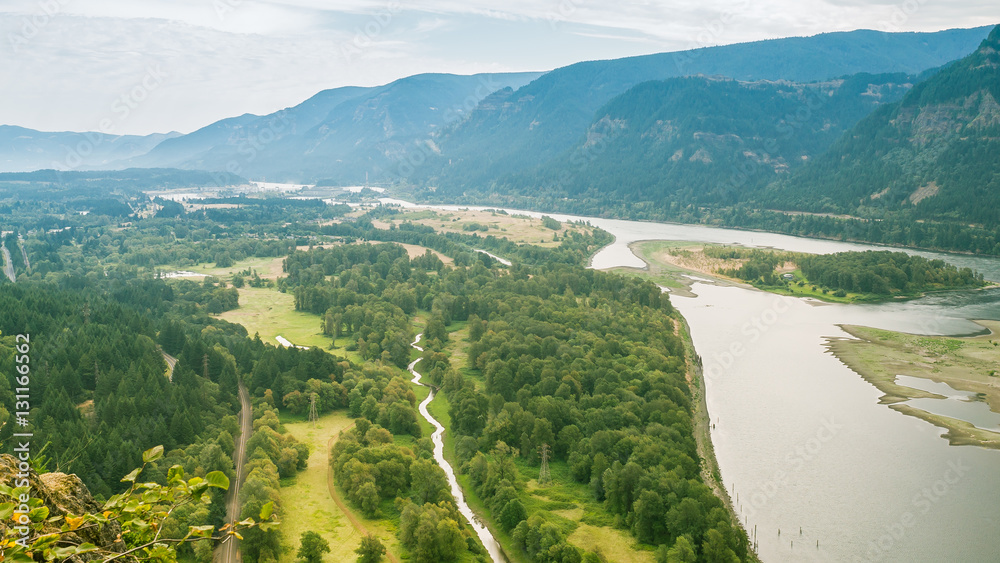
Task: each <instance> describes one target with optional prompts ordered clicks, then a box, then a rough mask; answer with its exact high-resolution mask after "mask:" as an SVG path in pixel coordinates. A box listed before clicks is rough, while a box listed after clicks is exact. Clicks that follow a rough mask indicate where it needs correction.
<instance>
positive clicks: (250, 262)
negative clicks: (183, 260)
mask: <svg viewBox="0 0 1000 563" xmlns="http://www.w3.org/2000/svg"><path fill="white" fill-rule="evenodd" d="M284 261H285V258H284V257H283V256H278V257H276V258H247V259H246V260H240V261H239V262H234V263H233V265H232V266H229V267H226V268H220V267H218V266H216V265H215V263H214V262H206V263H204V264H193V265H192V264H186V265H183V264H181V265H178V264H167V265H162V266H157V267H156V269H157V270H160V271H163V272H170V271H177V270H184V271H188V272H193V273H195V274H204V275H206V276H215V277H217V278H222V279H224V280H227V281H228V280H229V278H230V277H232V275H233V274H235V273H237V272H242V271H245V270H254V271H256V272H257V273H258V274H259V275H260V277H262V278H264V279H269V280H276V279H278V277H279V276H281V275H283V274H284V270H283V269H282V264H283V263H284Z"/></svg>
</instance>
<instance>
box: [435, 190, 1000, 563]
mask: <svg viewBox="0 0 1000 563" xmlns="http://www.w3.org/2000/svg"><path fill="white" fill-rule="evenodd" d="M438 207H445V208H452V209H455V208H460V206H450V207H449V206H438ZM511 211H513V210H511ZM517 212H518V213H522V214H526V215H532V216H536V217H537V216H540V215H541V213H533V212H523V211H517ZM548 215H551V216H552V217H554V218H556V219H558V220H586V221H589V222H590V223H591V224H593V225H595V226H598V227H601V228H603V229H605V230H607V231H609V232H611V233H612V234H614V235H615V237H616V240H615V242H614V244H612V245H610V246H608V247H607V248H605V249H603V250H602V251H601V252H599V253H598V254H597V255H595V256H594V259H593V261H592V266H593V267H595V268H602V269H603V268H610V267H614V266H638V267H641V266H643V263H642V261H641V260H639V259H638V258H637V257H635V256H634V255H633V254H632V253H631V251H629V250H628V247H627V245H628V243H630V242H633V241H638V240H688V241H701V242H713V243H738V244H743V245H747V246H766V247H773V248H778V249H782V250H793V251H803V252H813V253H829V252H839V251H844V250H864V249H873V248H876V247H873V246H867V245H859V244H849V243H841V242H835V241H823V240H813V239H805V238H798V237H790V236H785V235H778V234H770V233H756V232H743V231H736V230H730V229H717V228H707V227H701V226H690V225H671V224H660V223H646V222H635V221H621V220H610V219H596V218H586V217H575V216H567V215H561V214H548ZM907 252H910V253H913V254H920V255H924V256H928V257H940V258H945V259H946V260H948V261H950V262H952V263H954V264H956V265H958V266H962V267H965V266H968V267H972V268H974V269H976V270H978V271H980V272H982V273H983V274H984V275H985V276H986V278H987V279H990V280H994V281H1000V261H998V260H996V259H992V258H982V257H970V256H957V255H940V254H934V253H928V252H914V251H907ZM692 289H693V291H694V293H695V294H696V295H697V296H696V297H693V298H685V297H679V296H674V297H672V302H673V303H674V305H675V306H676V307H677V309H678V310H680V312H681V313H682V314H683V315H684V317H685V318H686V319H687V321H688V323H689V324H690V326H691V335H692V338H693V340H694V345H695V348H696V349H697V351H698V353H699V355H700V356H701V357H702V359H703V365H704V368H705V375H706V398H707V402H708V411H709V413H710V416H711V419H712V424H713V429H712V441H713V444H714V446H715V452H716V456H717V457H718V461H719V466H720V470H721V473H722V478H723V481H724V483H725V486H726V488H727V489H728V490H729V491H730V493H731V496H732V497H733V500H734V503H735V504H736V506H737V510H738V512H739V513H740V514H741V516H742V518H743V520H744V522H745V526H746V528H747V530H748V532H750V533H751V534H753V533H754V530H756V538H757V543H758V545H759V553H760V555H761V558H762V559H763V560H764V561H765V562H768V563H772V562H811V561H817V562H854V561H884V562H944V561H948V562H952V561H954V562H996V561H1000V533H998V532H1000V452H998V451H993V450H986V449H983V448H978V447H973V446H960V447H953V446H949V445H948V442H947V440H945V439H943V438H941V434H942V432H943V431H942V430H941V429H939V428H937V427H935V426H932V425H931V424H929V423H926V422H923V421H922V420H919V419H916V418H912V417H908V416H905V415H903V414H900V413H898V412H896V411H894V410H892V409H890V408H888V406H886V405H880V404H878V399H879V397H880V396H881V393H880V392H879V391H878V390H877V389H875V387H873V386H872V385H870V384H868V383H867V382H865V381H864V380H863V379H862V378H861V377H860V376H859V375H857V374H856V373H854V372H853V371H851V370H850V369H848V368H847V367H846V366H844V365H843V364H842V363H840V361H839V360H837V359H836V358H835V357H834V356H832V355H831V354H830V353H829V352H828V350H827V348H826V343H827V341H828V339H829V338H831V337H840V338H846V337H849V335H847V334H846V333H845V332H843V331H842V330H841V329H840V328H838V326H837V325H839V324H858V325H865V326H872V327H877V328H883V329H888V330H897V331H904V332H910V333H916V334H949V335H965V334H974V333H977V332H981V331H982V327H980V326H979V325H976V324H974V323H972V322H970V320H969V319H993V320H1000V290H988V291H968V292H949V293H946V294H936V295H932V296H929V297H926V298H923V299H919V300H915V301H909V302H904V303H887V304H880V305H829V304H818V303H815V302H809V301H806V300H802V299H795V298H789V297H782V296H776V295H772V294H769V293H764V292H760V291H755V290H749V289H743V288H739V287H722V286H716V285H713V284H711V283H710V282H708V283H706V282H698V283H695V284H694V285H693V287H692ZM959 394H960V393H959V392H954V393H950V394H946V395H947V396H951V395H959ZM928 400H929V401H934V400H935V399H928ZM937 401H941V400H940V399H937ZM965 404H967V405H969V404H978V405H984V404H983V403H965ZM938 406H940V405H938ZM927 408H928V409H929V408H930V406H928V407H927ZM979 414H981V415H982V416H983V417H984V420H985V421H986V422H990V421H992V420H993V419H990V418H987V417H988V415H989V414H990V413H979ZM992 414H995V413H992ZM969 416H976V415H971V414H970V415H969ZM817 542H818V547H817Z"/></svg>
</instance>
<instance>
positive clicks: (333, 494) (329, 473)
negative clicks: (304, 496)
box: [326, 424, 399, 563]
mask: <svg viewBox="0 0 1000 563" xmlns="http://www.w3.org/2000/svg"><path fill="white" fill-rule="evenodd" d="M351 428H354V425H353V424H352V425H350V426H348V427H347V428H345V429H344V430H350V429H351ZM336 441H337V437H336V436H334V437H333V438H330V441H329V442H327V443H326V451H327V454H326V455H327V463H326V484H327V486H328V487H329V488H330V498H332V499H333V502H334V503H335V504H336V505H337V508H339V509H340V511H341V512H343V513H344V515H345V516H347V519H348V520H350V521H351V526H354V529H355V530H357V531H358V532H360V533H361V534H362V535H364V536H368V535H371V533H370V532H369V531H368V528H365V525H364V524H362V523H361V521H360V520H358V518H357V516H355V515H354V512H353V511H351V509H350V508H349V507H348V506H347V505H346V504H344V499H342V498H340V493H339V492H337V485H336V484H335V483H334V482H333V464H332V462H333V460H332V459H330V451H331V450H333V443H334V442H336ZM385 558H386V559H388V560H389V561H392V563H399V560H398V559H396V556H395V555H393V554H392V552H390V551H389V550H386V552H385Z"/></svg>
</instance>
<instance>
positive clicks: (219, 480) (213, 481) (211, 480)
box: [205, 471, 229, 490]
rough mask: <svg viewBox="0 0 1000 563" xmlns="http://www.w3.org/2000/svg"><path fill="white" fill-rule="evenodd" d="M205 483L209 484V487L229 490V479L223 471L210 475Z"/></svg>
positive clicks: (213, 472)
mask: <svg viewBox="0 0 1000 563" xmlns="http://www.w3.org/2000/svg"><path fill="white" fill-rule="evenodd" d="M205 481H207V482H208V486H209V487H215V488H218V489H222V490H226V489H228V488H229V477H226V474H225V473H223V472H221V471H212V472H211V473H209V474H208V475H205Z"/></svg>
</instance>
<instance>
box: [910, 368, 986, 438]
mask: <svg viewBox="0 0 1000 563" xmlns="http://www.w3.org/2000/svg"><path fill="white" fill-rule="evenodd" d="M896 383H898V384H899V385H902V386H904V387H910V388H911V389H919V390H921V391H927V392H928V393H935V394H937V395H941V398H940V399H936V398H921V399H909V400H907V401H906V404H908V405H910V406H912V407H915V408H918V409H920V410H923V411H927V412H929V413H931V414H937V415H941V416H947V417H950V418H957V419H958V420H964V421H966V422H968V423H969V424H971V425H973V426H975V427H976V428H982V429H983V430H992V431H994V432H996V431H1000V414H998V413H995V412H993V411H992V410H990V406H989V405H988V404H987V403H986V402H985V401H983V399H982V396H981V395H980V394H978V393H973V392H971V391H961V390H959V389H955V388H954V387H952V386H951V385H948V384H947V383H939V382H936V381H930V380H928V379H923V378H920V377H912V376H909V375H897V376H896Z"/></svg>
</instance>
